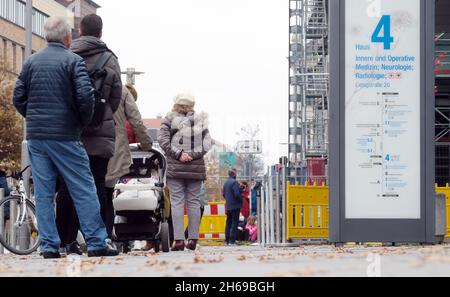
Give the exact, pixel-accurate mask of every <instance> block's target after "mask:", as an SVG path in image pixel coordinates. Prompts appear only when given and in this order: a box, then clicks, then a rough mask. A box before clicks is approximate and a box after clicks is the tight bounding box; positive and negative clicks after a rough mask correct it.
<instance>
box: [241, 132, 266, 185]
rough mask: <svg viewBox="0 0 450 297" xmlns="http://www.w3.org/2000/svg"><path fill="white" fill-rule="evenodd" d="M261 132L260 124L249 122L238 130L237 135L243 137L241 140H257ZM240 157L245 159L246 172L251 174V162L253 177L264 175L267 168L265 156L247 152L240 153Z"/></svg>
mask: <svg viewBox="0 0 450 297" xmlns="http://www.w3.org/2000/svg"><path fill="white" fill-rule="evenodd" d="M260 132H261V129H260V127H259V125H257V126H256V127H253V126H252V125H250V124H248V125H247V126H244V127H242V128H241V131H240V132H237V133H236V135H237V136H239V137H240V138H241V140H243V141H246V140H250V141H255V140H257V138H258V137H259V133H260ZM238 156H239V158H241V159H242V160H243V161H244V164H245V165H244V166H246V167H247V168H246V170H245V172H246V173H245V174H246V175H249V171H250V168H248V167H250V166H249V164H251V165H252V166H251V175H252V177H253V178H255V177H260V176H262V175H264V169H265V163H264V160H263V158H262V157H261V156H260V155H245V154H238Z"/></svg>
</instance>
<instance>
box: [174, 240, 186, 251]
mask: <svg viewBox="0 0 450 297" xmlns="http://www.w3.org/2000/svg"><path fill="white" fill-rule="evenodd" d="M184 248H185V245H184V240H175V244H174V245H173V247H172V252H180V251H184Z"/></svg>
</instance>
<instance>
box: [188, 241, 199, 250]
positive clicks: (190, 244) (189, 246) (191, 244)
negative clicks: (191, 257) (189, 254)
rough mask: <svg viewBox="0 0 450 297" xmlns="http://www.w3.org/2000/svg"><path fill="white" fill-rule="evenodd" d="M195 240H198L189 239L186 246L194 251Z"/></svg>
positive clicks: (195, 246)
mask: <svg viewBox="0 0 450 297" xmlns="http://www.w3.org/2000/svg"><path fill="white" fill-rule="evenodd" d="M197 241H198V240H197V239H191V240H189V242H188V244H187V246H186V247H187V248H188V249H189V250H191V251H195V250H196V249H197Z"/></svg>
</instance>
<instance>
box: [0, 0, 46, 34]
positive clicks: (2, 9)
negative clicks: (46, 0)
mask: <svg viewBox="0 0 450 297" xmlns="http://www.w3.org/2000/svg"><path fill="white" fill-rule="evenodd" d="M25 6H26V4H25V2H24V1H21V0H0V17H2V18H4V19H6V20H8V21H10V22H13V23H14V24H16V25H18V26H20V27H22V28H25ZM47 19H48V15H46V14H45V13H43V12H41V11H39V10H37V9H35V8H33V21H32V26H33V33H35V34H37V35H39V36H41V37H43V36H44V24H45V21H47Z"/></svg>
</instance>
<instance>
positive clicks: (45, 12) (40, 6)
mask: <svg viewBox="0 0 450 297" xmlns="http://www.w3.org/2000/svg"><path fill="white" fill-rule="evenodd" d="M25 2H26V1H25V0H24V1H22V0H0V61H1V67H4V68H6V71H7V72H8V73H10V74H11V75H18V73H19V72H20V70H21V69H22V65H23V62H24V60H25V6H26V3H25ZM50 16H64V17H67V19H68V21H69V23H70V25H71V26H72V27H74V15H73V13H72V12H71V11H69V10H67V9H66V8H65V7H64V6H62V5H60V4H59V3H57V2H56V1H54V0H39V1H33V23H32V24H33V52H36V51H38V50H39V49H41V48H43V47H45V45H46V42H45V39H44V23H45V21H46V20H47V19H48V18H49V17H50Z"/></svg>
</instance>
